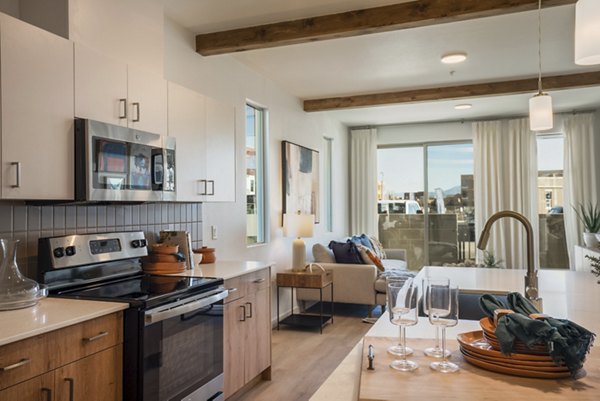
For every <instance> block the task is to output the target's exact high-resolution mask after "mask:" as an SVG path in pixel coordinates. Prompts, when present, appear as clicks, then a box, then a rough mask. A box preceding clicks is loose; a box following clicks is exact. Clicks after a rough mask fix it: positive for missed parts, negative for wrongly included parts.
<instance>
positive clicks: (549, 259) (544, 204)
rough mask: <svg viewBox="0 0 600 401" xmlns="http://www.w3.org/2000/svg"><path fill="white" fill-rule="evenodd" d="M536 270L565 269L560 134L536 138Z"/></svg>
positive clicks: (566, 262)
mask: <svg viewBox="0 0 600 401" xmlns="http://www.w3.org/2000/svg"><path fill="white" fill-rule="evenodd" d="M537 148H538V152H537V153H538V182H537V187H538V188H537V209H538V210H537V212H538V217H539V238H540V267H541V268H553V269H556V268H559V269H560V268H562V269H564V268H567V267H568V266H569V256H568V252H567V241H566V238H565V220H564V215H563V207H565V204H564V197H563V194H564V192H563V149H564V137H563V136H562V135H560V134H554V135H542V136H538V137H537Z"/></svg>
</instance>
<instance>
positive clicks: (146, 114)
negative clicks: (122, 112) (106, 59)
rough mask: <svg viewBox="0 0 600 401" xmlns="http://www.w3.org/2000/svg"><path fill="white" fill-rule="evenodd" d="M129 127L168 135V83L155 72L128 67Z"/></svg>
mask: <svg viewBox="0 0 600 401" xmlns="http://www.w3.org/2000/svg"><path fill="white" fill-rule="evenodd" d="M127 100H128V102H127V118H128V120H129V127H131V128H135V129H138V130H141V131H148V132H153V133H155V134H160V135H167V81H166V80H165V79H164V78H162V77H160V76H158V75H156V74H155V73H153V72H150V71H146V70H143V69H141V68H137V67H134V66H131V65H129V66H128V67H127Z"/></svg>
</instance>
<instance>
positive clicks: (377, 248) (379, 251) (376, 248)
mask: <svg viewBox="0 0 600 401" xmlns="http://www.w3.org/2000/svg"><path fill="white" fill-rule="evenodd" d="M369 240H370V241H371V245H372V246H373V252H375V255H376V256H377V257H378V258H379V259H385V258H386V256H385V251H384V250H383V245H381V242H379V240H378V239H377V238H375V237H369Z"/></svg>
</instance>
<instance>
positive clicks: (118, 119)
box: [75, 43, 127, 127]
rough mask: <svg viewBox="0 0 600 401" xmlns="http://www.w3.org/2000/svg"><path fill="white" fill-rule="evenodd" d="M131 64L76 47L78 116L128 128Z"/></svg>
mask: <svg viewBox="0 0 600 401" xmlns="http://www.w3.org/2000/svg"><path fill="white" fill-rule="evenodd" d="M126 113H127V64H125V63H123V62H121V61H119V60H115V59H113V58H110V57H106V56H104V55H102V54H100V53H98V52H96V51H95V50H92V49H90V48H88V47H85V46H82V45H80V44H78V43H75V116H76V117H80V118H89V119H91V120H98V121H103V122H105V123H110V124H115V125H122V126H125V127H126V126H127V114H126Z"/></svg>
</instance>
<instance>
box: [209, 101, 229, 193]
mask: <svg viewBox="0 0 600 401" xmlns="http://www.w3.org/2000/svg"><path fill="white" fill-rule="evenodd" d="M206 176H207V179H208V181H209V182H208V191H207V192H208V193H207V196H206V201H212V202H235V108H234V107H233V106H231V105H227V104H225V103H221V102H218V101H216V100H214V99H211V98H208V97H207V98H206Z"/></svg>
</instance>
